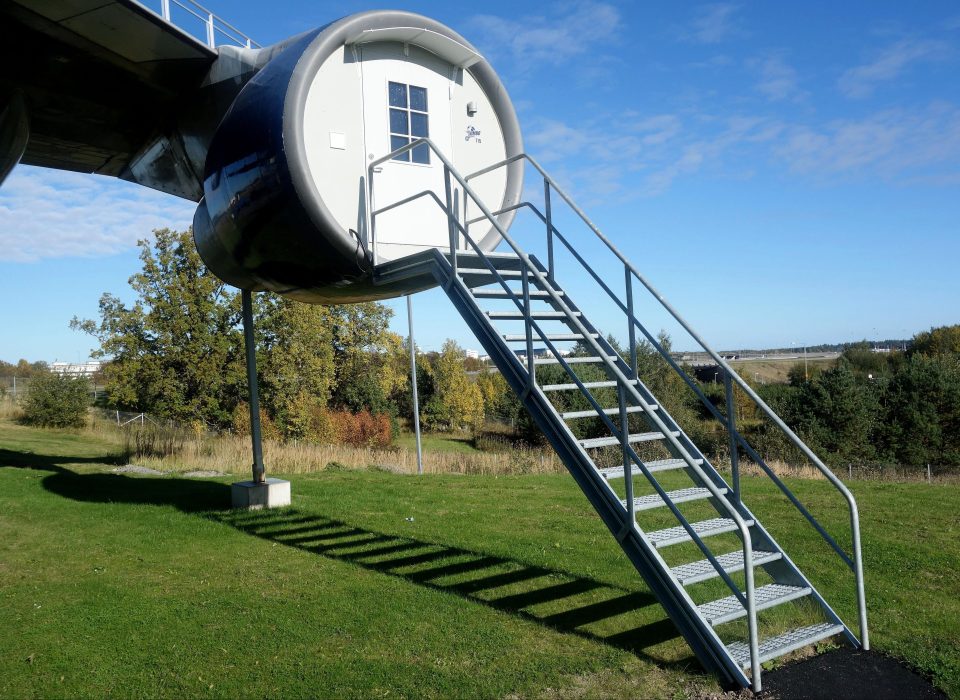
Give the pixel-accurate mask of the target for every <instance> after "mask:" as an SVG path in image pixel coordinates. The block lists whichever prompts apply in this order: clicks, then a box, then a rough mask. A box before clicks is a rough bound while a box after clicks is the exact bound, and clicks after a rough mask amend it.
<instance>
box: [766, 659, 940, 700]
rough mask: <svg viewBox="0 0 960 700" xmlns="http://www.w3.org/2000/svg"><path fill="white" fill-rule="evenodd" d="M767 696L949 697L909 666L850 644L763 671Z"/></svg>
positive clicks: (794, 699)
mask: <svg viewBox="0 0 960 700" xmlns="http://www.w3.org/2000/svg"><path fill="white" fill-rule="evenodd" d="M761 697H762V698H764V700H767V698H769V699H770V700H773V699H776V700H821V699H823V700H827V699H829V700H834V698H838V699H839V698H843V699H845V700H860V699H861V698H862V699H863V700H947V696H946V695H945V694H944V693H943V692H942V691H940V690H937V689H936V688H934V687H933V685H931V684H930V681H928V680H926V679H925V678H923V677H922V676H920V675H919V674H917V673H916V672H915V671H913V670H912V669H910V668H909V667H908V666H906V665H904V664H903V663H901V662H899V661H897V660H896V659H892V658H890V657H889V656H884V655H883V654H878V653H876V652H873V651H862V650H857V649H851V648H849V647H846V648H843V649H837V650H834V651H828V652H826V653H824V654H819V655H818V656H814V657H811V658H809V659H804V660H803V661H798V662H796V663H794V664H789V665H787V666H784V667H783V668H778V669H776V670H775V671H770V672H768V673H764V674H763V693H762V694H761Z"/></svg>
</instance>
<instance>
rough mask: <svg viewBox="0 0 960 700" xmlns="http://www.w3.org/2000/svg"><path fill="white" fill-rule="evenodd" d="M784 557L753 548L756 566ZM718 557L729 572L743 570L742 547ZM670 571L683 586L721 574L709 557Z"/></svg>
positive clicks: (719, 561)
mask: <svg viewBox="0 0 960 700" xmlns="http://www.w3.org/2000/svg"><path fill="white" fill-rule="evenodd" d="M782 558H783V555H782V554H780V552H765V551H763V550H761V549H755V550H753V565H754V566H755V567H756V566H760V565H761V564H769V563H770V562H772V561H777V560H778V559H782ZM716 559H717V563H718V564H720V566H721V567H723V570H724V571H726V572H727V573H728V574H731V573H733V572H734V571H743V550H742V549H738V550H737V551H735V552H727V553H726V554H721V555H720V556H719V557H716ZM670 571H671V573H673V575H674V576H676V577H677V580H678V581H679V582H680V585H682V586H690V585H692V584H694V583H700V582H701V581H709V580H710V579H712V578H717V577H718V576H719V575H720V574H719V573H717V570H716V569H714V568H713V564H711V563H710V560H709V559H701V560H700V561H694V562H690V563H689V564H681V565H680V566H675V567H673V568H672V569H671V570H670Z"/></svg>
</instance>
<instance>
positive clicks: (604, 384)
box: [540, 379, 637, 391]
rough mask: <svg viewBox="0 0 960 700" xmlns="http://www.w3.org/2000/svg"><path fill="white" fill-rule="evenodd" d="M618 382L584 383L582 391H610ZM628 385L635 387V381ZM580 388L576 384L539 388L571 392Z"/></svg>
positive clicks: (632, 380)
mask: <svg viewBox="0 0 960 700" xmlns="http://www.w3.org/2000/svg"><path fill="white" fill-rule="evenodd" d="M618 384H619V382H617V381H615V380H611V381H607V382H584V383H583V388H584V389H612V388H614V387H616V386H617V385H618ZM629 384H632V385H636V384H637V380H636V379H631V380H630V382H629ZM579 388H580V387H579V386H577V385H576V384H544V385H543V386H541V387H540V390H541V391H573V390H574V389H579Z"/></svg>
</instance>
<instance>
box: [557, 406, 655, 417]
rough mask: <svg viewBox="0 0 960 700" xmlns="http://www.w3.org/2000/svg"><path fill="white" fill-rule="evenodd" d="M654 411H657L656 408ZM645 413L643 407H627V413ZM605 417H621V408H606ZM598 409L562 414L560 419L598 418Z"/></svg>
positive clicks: (604, 410)
mask: <svg viewBox="0 0 960 700" xmlns="http://www.w3.org/2000/svg"><path fill="white" fill-rule="evenodd" d="M654 410H656V409H655V408H654ZM642 411H643V407H642V406H627V407H626V412H627V413H641V412H642ZM603 413H604V415H607V416H618V415H620V409H619V408H605V409H603ZM597 415H598V414H597V409H595V408H591V409H590V410H589V411H567V412H566V413H561V414H560V417H561V418H563V419H564V420H574V419H575V418H596V417H597Z"/></svg>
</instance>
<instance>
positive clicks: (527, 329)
mask: <svg viewBox="0 0 960 700" xmlns="http://www.w3.org/2000/svg"><path fill="white" fill-rule="evenodd" d="M520 274H521V278H520V279H521V280H522V288H523V332H524V334H525V335H526V343H527V345H526V347H527V375H528V377H527V386H528V387H529V388H530V389H532V388H533V387H534V386H536V384H537V374H536V367H537V363H536V361H535V359H534V357H533V323H532V322H531V319H530V277H529V272H528V271H527V266H526V265H525V264H524V265H523V267H522V268H521V273H520Z"/></svg>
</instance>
